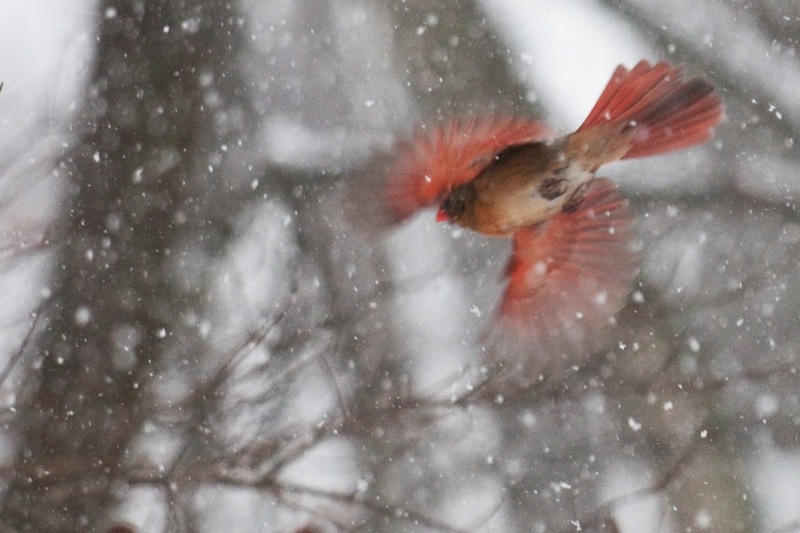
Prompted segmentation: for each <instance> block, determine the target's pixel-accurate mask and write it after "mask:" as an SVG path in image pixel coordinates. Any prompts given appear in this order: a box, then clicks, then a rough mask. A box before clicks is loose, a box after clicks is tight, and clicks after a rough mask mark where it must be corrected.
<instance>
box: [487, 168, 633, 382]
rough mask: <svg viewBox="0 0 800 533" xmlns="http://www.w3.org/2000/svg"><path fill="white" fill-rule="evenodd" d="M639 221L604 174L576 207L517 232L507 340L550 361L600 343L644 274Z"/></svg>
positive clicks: (503, 320)
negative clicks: (637, 242)
mask: <svg viewBox="0 0 800 533" xmlns="http://www.w3.org/2000/svg"><path fill="white" fill-rule="evenodd" d="M632 225H633V216H632V213H631V211H630V209H629V208H628V202H627V201H626V200H625V199H624V198H623V197H622V196H621V195H620V194H619V193H618V192H617V190H616V187H615V186H614V185H613V183H611V182H610V181H609V180H606V179H596V180H594V181H593V182H592V184H591V185H590V187H589V189H588V190H587V192H586V194H585V196H584V198H583V199H582V200H581V203H580V204H579V205H578V206H577V208H576V209H574V210H571V211H565V212H562V213H559V214H557V215H555V216H554V217H552V218H551V219H550V220H548V221H545V222H543V223H541V224H538V225H536V226H532V227H529V228H525V229H524V230H521V231H519V232H517V233H516V235H515V236H514V249H513V255H512V257H511V260H510V262H509V265H508V271H507V275H508V277H509V284H508V287H507V288H506V292H505V294H504V296H503V300H502V302H501V305H500V311H499V317H498V324H497V326H498V329H499V331H501V332H502V334H503V335H504V336H506V340H511V341H516V342H519V343H520V344H521V345H522V347H523V348H525V351H526V352H529V353H530V355H531V356H532V357H537V356H540V357H543V358H547V359H551V358H553V357H558V358H560V359H564V360H574V359H576V358H577V359H579V360H580V359H582V358H581V357H580V356H581V355H584V356H585V355H588V353H587V351H590V350H593V349H595V348H597V347H599V346H598V343H599V342H600V341H602V337H603V335H602V333H603V330H605V329H606V328H607V327H608V325H609V322H610V321H609V319H610V318H611V317H612V315H614V313H616V312H617V311H619V310H620V309H621V308H622V307H623V306H624V304H625V300H626V297H627V295H628V293H629V292H630V290H631V285H632V281H633V278H634V277H635V276H636V273H637V268H636V259H637V254H636V253H635V252H634V251H633V247H632V243H633V231H632ZM509 337H510V338H509ZM545 366H547V363H545Z"/></svg>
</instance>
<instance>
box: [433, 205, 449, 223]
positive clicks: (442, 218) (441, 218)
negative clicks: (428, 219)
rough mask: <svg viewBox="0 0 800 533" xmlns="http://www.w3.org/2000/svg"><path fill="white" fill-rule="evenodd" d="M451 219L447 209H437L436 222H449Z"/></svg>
mask: <svg viewBox="0 0 800 533" xmlns="http://www.w3.org/2000/svg"><path fill="white" fill-rule="evenodd" d="M449 221H450V215H448V214H447V211H445V210H444V209H442V208H441V207H440V208H439V210H438V211H436V222H449Z"/></svg>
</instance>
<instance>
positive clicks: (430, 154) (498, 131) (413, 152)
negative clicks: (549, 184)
mask: <svg viewBox="0 0 800 533" xmlns="http://www.w3.org/2000/svg"><path fill="white" fill-rule="evenodd" d="M550 137H552V133H551V132H550V130H549V129H548V128H547V127H546V126H545V125H543V124H542V123H540V122H536V121H533V120H526V119H510V118H508V119H496V118H495V119H472V120H467V121H451V122H447V123H444V124H437V125H435V126H430V127H427V128H420V129H419V130H418V131H417V133H416V134H415V135H414V136H412V137H411V138H410V139H408V140H406V141H402V142H400V143H399V144H398V146H396V147H395V151H394V153H395V155H394V158H393V160H392V162H391V163H390V164H389V166H388V170H387V173H386V188H385V202H386V207H387V208H388V210H389V211H390V213H391V214H392V217H393V219H394V220H395V221H396V222H400V221H402V220H405V219H406V218H408V217H410V216H411V215H412V214H414V213H415V212H416V211H417V210H419V209H422V208H424V207H427V206H429V205H431V204H434V203H437V202H439V201H440V200H441V199H442V198H443V197H444V196H445V195H446V194H447V193H448V192H449V191H450V190H451V189H452V188H453V187H455V186H456V185H459V184H461V183H466V182H468V181H470V180H472V179H474V178H475V177H476V176H477V175H478V174H479V173H480V171H481V170H483V168H484V167H486V165H488V164H489V163H490V162H491V161H492V158H493V157H494V156H495V155H497V154H498V153H499V152H501V151H502V150H503V149H505V148H507V147H509V146H512V145H514V144H522V143H527V142H535V141H540V140H544V139H548V138H550Z"/></svg>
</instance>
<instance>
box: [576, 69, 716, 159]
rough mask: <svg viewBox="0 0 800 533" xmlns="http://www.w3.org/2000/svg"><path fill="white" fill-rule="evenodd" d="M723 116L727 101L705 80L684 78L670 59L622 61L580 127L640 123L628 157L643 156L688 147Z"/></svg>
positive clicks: (705, 136)
mask: <svg viewBox="0 0 800 533" xmlns="http://www.w3.org/2000/svg"><path fill="white" fill-rule="evenodd" d="M721 118H722V103H721V101H720V99H719V96H717V95H716V94H714V87H713V86H712V85H711V84H710V83H708V82H707V81H705V80H702V79H699V78H693V79H690V80H684V79H683V77H682V73H681V71H680V70H679V69H677V68H675V67H672V66H670V65H668V64H667V63H658V64H656V65H651V64H650V63H648V62H647V61H640V62H639V63H638V64H637V65H636V66H635V67H634V68H633V69H632V70H630V71H629V70H627V69H626V68H625V67H622V66H620V67H617V70H616V71H615V72H614V75H613V76H612V77H611V80H610V81H609V82H608V85H606V88H605V90H603V93H602V94H601V95H600V98H599V99H598V101H597V103H596V104H595V106H594V108H593V109H592V111H591V112H590V113H589V116H588V117H586V120H585V121H584V123H583V124H582V125H581V127H580V128H578V130H579V131H580V130H583V129H586V128H589V127H592V126H597V125H600V124H607V123H614V124H620V123H627V124H629V125H630V127H632V128H635V134H634V137H633V145H632V146H631V148H630V150H628V152H627V153H626V154H625V156H624V157H623V158H624V159H629V158H632V157H642V156H647V155H654V154H660V153H664V152H671V151H673V150H678V149H680V148H686V147H688V146H692V145H694V144H698V143H700V142H702V141H704V140H706V139H708V138H709V137H710V136H711V134H712V128H713V127H714V126H715V125H716V124H717V123H718V122H719V121H720V119H721Z"/></svg>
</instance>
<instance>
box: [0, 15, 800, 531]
mask: <svg viewBox="0 0 800 533" xmlns="http://www.w3.org/2000/svg"><path fill="white" fill-rule="evenodd" d="M799 36H800V4H798V3H792V2H785V1H780V0H760V1H756V0H753V1H748V0H707V1H705V2H694V1H690V0H674V1H672V2H661V1H656V0H615V1H605V0H561V1H559V2H547V1H544V0H525V1H516V0H486V1H484V2H477V1H476V2H472V1H465V0H464V1H454V2H447V3H444V2H435V1H433V0H406V1H396V2H395V1H391V2H388V1H387V2H373V1H368V0H361V1H359V0H309V1H307V2H293V1H290V0H239V1H231V0H225V1H222V0H205V1H201V0H164V1H162V2H147V3H145V2H144V1H139V0H128V1H123V0H103V1H99V2H98V1H93V0H77V1H72V2H59V1H56V0H5V1H4V2H3V3H2V6H0V42H2V47H0V50H2V52H0V79H2V81H3V82H4V87H3V89H2V92H0V251H2V268H0V286H2V288H3V290H2V291H0V302H2V304H0V325H2V328H3V329H2V332H3V334H2V336H0V421H1V422H2V424H0V530H2V531H9V532H11V531H38V532H47V531H114V532H117V533H122V532H130V531H141V532H162V531H176V532H184V531H186V532H194V531H197V532H206V531H208V532H213V531H242V532H248V531H253V532H255V531H265V532H295V531H298V532H299V531H304V532H335V531H415V532H416V531H419V532H437V531H444V532H454V531H486V532H488V531H497V532H504V531H533V532H570V531H592V532H604V533H612V532H623V533H627V532H663V533H669V532H678V531H681V532H683V531H712V532H736V531H742V532H749V531H765V532H773V533H791V532H796V531H800V511H799V510H798V509H800V429H798V426H799V425H800V387H798V385H800V379H799V378H798V375H797V364H798V361H797V359H798V353H800V352H799V351H798V350H800V335H799V334H798V333H800V312H799V311H800V284H798V283H797V279H798V274H799V273H800V266H798V265H799V264H800V261H798V257H800V217H799V216H798V210H797V198H798V195H800V154H799V153H798V147H797V145H796V137H797V135H798V132H800V98H799V97H798V95H799V94H800V58H798V57H797V56H796V54H797V49H798V46H800V44H798V37H799ZM642 58H647V59H649V60H651V61H658V60H667V61H670V62H673V63H679V64H683V65H685V69H686V71H687V72H688V73H690V74H691V75H700V76H703V77H705V78H707V79H709V80H710V81H712V82H713V83H714V84H715V85H716V86H717V87H718V89H719V92H720V94H721V95H722V98H723V100H724V102H725V105H726V116H727V118H726V120H725V122H724V123H723V124H722V125H721V126H720V127H719V128H718V131H717V134H716V136H715V137H714V139H713V140H711V141H710V142H707V143H705V144H704V145H702V146H699V147H696V148H693V149H691V150H687V151H682V152H680V153H677V154H672V155H669V156H663V157H656V158H650V159H645V160H637V161H631V162H624V163H619V164H615V165H612V166H609V167H607V168H606V169H605V170H604V171H603V174H604V175H607V176H610V177H612V178H614V179H615V181H616V182H617V183H619V184H620V187H621V189H622V191H623V192H624V194H625V195H626V196H628V197H629V198H630V199H631V201H632V205H633V208H634V210H635V211H636V213H637V216H638V226H637V234H638V237H639V239H640V241H641V245H642V260H641V273H640V276H639V278H638V279H637V283H636V287H635V289H634V291H633V293H632V294H631V297H630V301H629V303H628V305H627V306H626V308H625V309H624V310H623V311H622V312H621V313H620V314H619V316H618V318H617V323H618V326H617V327H616V329H615V330H614V340H613V342H612V343H611V344H610V345H609V346H608V347H607V349H605V350H603V351H601V352H599V353H596V354H591V356H590V357H589V354H587V358H586V359H587V361H576V365H575V367H574V371H573V372H571V373H570V374H569V376H568V377H567V378H565V379H563V380H560V381H559V382H558V383H548V384H543V386H542V387H533V388H531V389H530V390H523V391H503V390H502V389H500V390H493V391H492V393H491V394H480V392H481V391H480V387H481V383H485V382H486V380H487V379H488V381H489V382H491V375H487V372H488V371H487V369H486V368H485V367H484V366H483V354H482V347H481V346H479V345H477V344H476V343H475V342H474V338H475V334H476V332H479V331H480V330H481V328H482V327H483V326H484V325H485V324H486V323H487V321H488V320H491V316H492V308H493V305H494V302H496V300H497V297H498V294H499V293H500V291H501V290H502V281H501V279H500V277H499V274H500V272H501V269H502V267H503V265H504V263H505V261H506V260H507V255H508V251H509V245H508V243H506V242H502V241H500V240H493V239H488V238H484V237H481V236H477V235H473V234H470V233H469V232H463V231H455V230H453V229H452V228H448V227H443V226H440V225H436V224H435V223H434V222H433V214H432V213H430V212H427V213H421V214H420V216H418V217H416V218H414V219H413V220H411V221H409V222H408V223H406V224H404V225H402V226H400V227H398V228H395V229H393V230H391V231H388V232H364V231H361V230H359V228H358V227H357V226H359V224H357V223H354V219H355V220H356V221H358V219H359V208H363V209H364V213H365V214H366V213H367V212H369V211H370V209H374V208H375V206H374V205H361V206H355V210H354V209H346V208H345V207H343V206H344V205H345V203H346V202H344V201H343V198H346V197H347V195H348V190H350V189H352V188H353V187H354V184H355V183H359V181H358V179H359V178H360V177H363V176H365V175H366V176H369V175H370V173H375V172H378V169H379V165H378V164H377V161H379V160H380V157H381V156H380V154H381V153H384V152H385V150H386V149H387V148H388V147H390V146H391V143H392V142H393V141H394V140H395V139H397V138H399V137H402V136H403V135H404V134H405V133H406V132H408V131H409V130H410V129H411V128H413V126H414V125H415V124H418V123H428V124H433V123H436V122H438V121H440V120H443V119H445V118H448V117H453V116H465V115H469V116H481V115H508V114H516V115H523V116H535V117H540V118H542V119H544V120H546V121H547V122H548V123H550V124H551V125H552V126H553V128H554V129H556V130H557V131H560V132H563V133H566V132H569V131H571V130H572V129H574V128H575V127H576V126H577V125H578V124H580V122H581V121H582V120H583V118H584V116H585V115H586V114H587V113H588V111H589V109H590V108H591V106H592V104H593V103H594V101H595V99H596V98H597V96H598V95H599V93H600V91H601V90H602V88H603V86H604V85H605V83H606V81H607V80H608V78H609V77H610V75H611V72H612V71H613V69H614V68H615V67H616V66H617V65H618V64H620V63H622V64H625V65H627V66H629V67H630V66H633V65H634V64H635V63H636V62H637V61H638V60H639V59H642ZM367 203H369V202H367ZM365 216H366V215H365ZM584 363H586V364H584ZM506 392H507V394H506Z"/></svg>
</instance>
